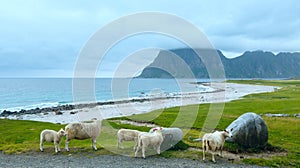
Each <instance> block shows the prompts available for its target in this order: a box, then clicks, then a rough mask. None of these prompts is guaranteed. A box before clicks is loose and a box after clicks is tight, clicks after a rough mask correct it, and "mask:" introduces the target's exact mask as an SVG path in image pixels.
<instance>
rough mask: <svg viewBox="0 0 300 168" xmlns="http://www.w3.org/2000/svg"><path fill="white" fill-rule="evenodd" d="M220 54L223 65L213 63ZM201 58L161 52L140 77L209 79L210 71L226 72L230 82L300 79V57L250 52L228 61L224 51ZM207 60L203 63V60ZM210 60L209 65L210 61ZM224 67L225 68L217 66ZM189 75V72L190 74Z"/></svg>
mask: <svg viewBox="0 0 300 168" xmlns="http://www.w3.org/2000/svg"><path fill="white" fill-rule="evenodd" d="M216 52H217V53H218V55H219V58H220V60H221V62H218V61H214V60H210V58H214V57H212V56H211V55H212V54H215V53H216ZM201 53H202V55H201V58H200V57H199V56H198V55H197V54H196V53H195V51H194V50H192V49H189V48H183V49H175V50H170V51H161V52H160V53H159V55H158V56H157V58H156V59H155V60H154V61H153V63H151V64H150V65H149V66H147V67H146V68H145V69H144V70H143V72H142V73H141V75H140V76H139V77H142V78H172V77H176V78H189V77H191V73H192V76H195V77H196V78H208V77H209V74H208V69H207V68H208V67H209V68H212V69H220V68H224V72H225V76H226V77H227V78H292V77H296V76H300V53H288V52H285V53H279V54H277V55H275V54H273V53H271V52H264V51H253V52H250V51H247V52H245V53H244V54H242V55H241V56H239V57H236V58H233V59H228V58H226V57H225V56H224V55H223V54H222V52H221V51H218V50H217V51H213V50H201ZM203 58H204V59H203ZM208 60H210V61H208ZM217 63H221V64H222V65H218V64H217ZM188 71H190V72H188Z"/></svg>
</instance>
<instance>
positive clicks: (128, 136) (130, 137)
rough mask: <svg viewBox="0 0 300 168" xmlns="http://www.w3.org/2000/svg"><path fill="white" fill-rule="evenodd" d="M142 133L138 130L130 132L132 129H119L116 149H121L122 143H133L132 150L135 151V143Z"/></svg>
mask: <svg viewBox="0 0 300 168" xmlns="http://www.w3.org/2000/svg"><path fill="white" fill-rule="evenodd" d="M140 133H142V132H141V131H138V130H132V129H120V130H119V131H118V133H117V137H118V147H119V148H123V147H122V146H121V143H122V141H134V142H135V145H134V148H133V150H136V147H137V142H138V136H139V134H140Z"/></svg>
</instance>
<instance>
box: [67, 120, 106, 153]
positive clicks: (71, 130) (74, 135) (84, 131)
mask: <svg viewBox="0 0 300 168" xmlns="http://www.w3.org/2000/svg"><path fill="white" fill-rule="evenodd" d="M65 130H66V144H65V149H66V151H69V142H70V141H71V140H72V139H78V140H83V139H90V138H91V139H92V148H93V149H94V150H97V147H96V142H97V138H98V137H99V135H100V131H101V120H94V121H89V122H80V123H70V124H68V125H67V126H66V127H65Z"/></svg>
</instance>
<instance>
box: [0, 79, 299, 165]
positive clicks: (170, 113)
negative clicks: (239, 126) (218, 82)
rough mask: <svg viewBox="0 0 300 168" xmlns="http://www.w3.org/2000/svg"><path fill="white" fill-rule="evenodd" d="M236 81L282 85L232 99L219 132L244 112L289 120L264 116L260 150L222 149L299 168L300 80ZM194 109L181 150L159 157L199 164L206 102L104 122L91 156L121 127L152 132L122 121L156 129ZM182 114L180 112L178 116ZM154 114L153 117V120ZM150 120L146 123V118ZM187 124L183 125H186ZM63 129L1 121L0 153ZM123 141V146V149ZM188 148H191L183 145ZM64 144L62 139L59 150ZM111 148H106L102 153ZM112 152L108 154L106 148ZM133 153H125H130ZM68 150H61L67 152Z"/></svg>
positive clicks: (76, 144)
mask: <svg viewBox="0 0 300 168" xmlns="http://www.w3.org/2000/svg"><path fill="white" fill-rule="evenodd" d="M229 82H235V83H245V84H246V83H247V84H249V83H250V84H261V85H272V86H278V87H281V89H278V90H276V91H275V92H271V93H261V94H251V95H248V96H245V97H244V98H242V99H239V100H234V101H231V102H227V103H225V107H224V110H223V114H222V118H221V120H220V122H219V123H218V125H217V129H219V130H222V129H224V128H226V127H227V126H228V125H229V124H230V123H231V122H232V121H233V120H235V119H236V118H237V117H239V116H240V115H241V114H243V113H245V112H255V113H257V114H267V113H273V114H290V116H289V117H266V116H262V117H263V119H264V120H265V122H266V124H267V126H268V130H269V144H268V146H267V147H266V148H264V149H244V148H242V147H240V146H238V145H236V144H229V143H225V150H227V151H230V152H233V153H239V154H243V153H255V154H257V153H262V154H263V153H278V152H285V153H286V155H284V156H281V155H273V156H270V157H257V158H245V159H243V162H245V163H249V164H256V165H262V166H274V167H281V166H287V167H289V166H290V167H297V166H299V165H300V136H299V135H300V134H299V132H300V118H297V117H294V116H293V115H294V114H299V113H300V108H299V103H300V80H282V81H265V80H250V81H249V80H247V81H242V80H241V81H229ZM195 108H197V110H198V115H197V117H196V118H195V122H194V124H193V125H192V127H191V129H189V128H184V127H182V128H183V131H184V133H185V136H184V138H183V141H182V142H180V144H179V145H180V146H181V145H182V146H184V148H181V147H180V146H179V147H177V148H176V149H181V150H180V151H178V150H177V151H176V150H175V151H165V152H163V153H162V154H161V155H162V156H163V157H184V158H191V159H196V160H199V161H200V160H201V158H202V155H201V152H200V151H198V150H197V149H200V147H201V144H200V143H199V142H193V141H192V140H191V139H193V138H198V137H199V136H202V134H203V132H201V130H202V127H203V123H204V121H205V119H206V115H207V113H208V111H209V108H210V104H201V105H190V106H185V107H184V108H181V109H180V107H173V108H167V109H164V110H163V111H161V110H158V111H153V112H150V113H147V114H140V115H134V116H130V117H119V118H114V119H111V120H106V121H105V122H104V123H103V125H104V126H103V131H102V133H101V135H100V138H99V140H100V142H99V144H105V146H103V147H105V149H104V148H100V149H99V150H98V151H96V152H93V154H95V155H101V154H108V153H110V154H111V151H112V152H115V151H114V150H117V149H115V147H116V144H117V140H116V131H115V130H117V129H119V128H130V129H137V130H140V131H148V130H149V129H150V128H147V127H142V126H133V125H130V124H122V123H121V122H120V120H133V121H137V122H151V123H154V124H157V125H160V126H164V127H169V126H171V125H172V124H173V123H174V121H175V120H176V118H177V117H178V115H179V114H178V112H179V110H183V113H184V115H186V116H187V117H188V115H189V112H190V111H194V109H195ZM180 115H181V114H180ZM153 116H157V117H153ZM149 118H151V120H150V121H148V120H145V119H149ZM184 122H185V121H182V123H184ZM64 126H65V125H60V124H52V123H45V122H35V121H16V120H6V119H1V120H0V137H1V138H0V151H3V152H4V153H24V152H25V153H26V152H39V133H40V131H42V130H43V129H45V128H51V129H54V130H59V129H60V128H63V127H64ZM126 143H128V144H129V146H130V145H131V146H133V145H132V144H130V143H132V142H126ZM126 143H125V145H126ZM187 145H188V146H189V150H182V149H186V146H187ZM63 146H64V140H63V141H62V144H61V147H63ZM70 148H71V149H70V150H71V151H70V152H72V153H76V152H82V151H84V152H87V153H89V152H92V149H91V143H90V140H86V141H75V140H74V141H72V142H71V143H70ZM106 149H109V150H106ZM110 149H112V150H110ZM130 150H131V151H127V152H125V153H123V154H125V155H131V156H132V155H133V152H132V148H131V149H130ZM45 152H53V153H54V150H53V144H48V146H47V144H45ZM66 153H67V152H62V154H66Z"/></svg>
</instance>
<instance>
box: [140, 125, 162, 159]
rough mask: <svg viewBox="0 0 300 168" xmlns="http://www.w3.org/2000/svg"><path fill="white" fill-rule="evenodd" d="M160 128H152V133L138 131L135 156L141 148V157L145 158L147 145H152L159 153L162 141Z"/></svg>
mask: <svg viewBox="0 0 300 168" xmlns="http://www.w3.org/2000/svg"><path fill="white" fill-rule="evenodd" d="M161 130H162V128H159V129H157V128H155V129H153V131H154V132H153V133H149V132H146V133H140V134H139V136H138V146H137V149H136V151H135V157H137V154H138V152H139V150H140V149H141V148H142V156H143V158H146V156H145V151H146V148H147V147H148V146H153V147H154V149H156V152H157V154H160V145H161V144H162V142H163V140H164V139H163V136H162V133H161Z"/></svg>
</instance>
